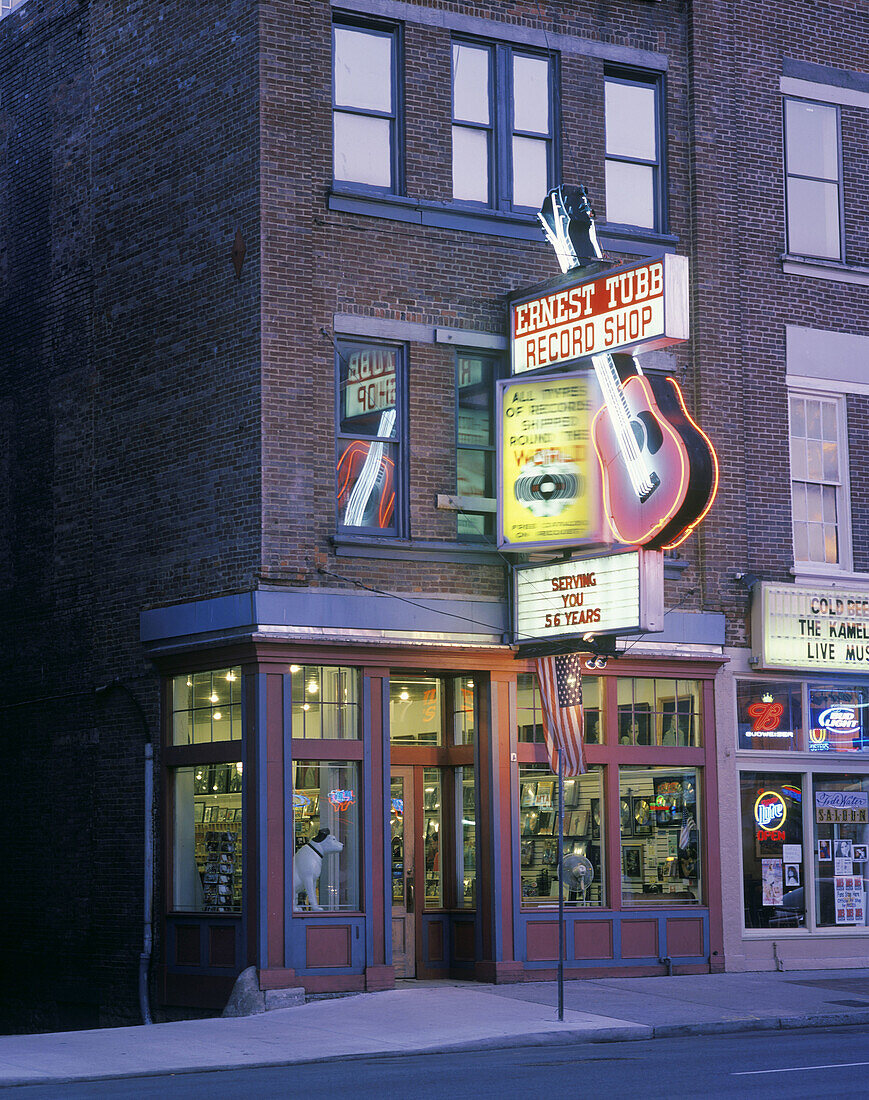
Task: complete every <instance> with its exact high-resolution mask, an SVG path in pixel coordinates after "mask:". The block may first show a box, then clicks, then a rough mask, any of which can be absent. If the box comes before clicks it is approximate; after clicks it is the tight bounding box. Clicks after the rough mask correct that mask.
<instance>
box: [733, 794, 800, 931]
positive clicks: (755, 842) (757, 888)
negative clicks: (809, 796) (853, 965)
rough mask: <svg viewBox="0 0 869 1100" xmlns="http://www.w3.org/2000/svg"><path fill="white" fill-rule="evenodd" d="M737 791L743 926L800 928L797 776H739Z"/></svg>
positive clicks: (798, 796)
mask: <svg viewBox="0 0 869 1100" xmlns="http://www.w3.org/2000/svg"><path fill="white" fill-rule="evenodd" d="M739 786H740V802H741V806H742V875H743V901H744V904H745V926H746V928H800V927H802V926H803V925H804V924H805V916H806V900H805V876H804V861H803V817H802V802H803V780H802V776H801V775H799V774H790V773H781V772H779V773H759V772H743V773H742V774H741V775H740V777H739Z"/></svg>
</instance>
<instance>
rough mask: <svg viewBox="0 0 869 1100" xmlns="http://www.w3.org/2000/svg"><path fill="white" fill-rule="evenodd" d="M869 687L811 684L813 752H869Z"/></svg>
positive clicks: (809, 740)
mask: <svg viewBox="0 0 869 1100" xmlns="http://www.w3.org/2000/svg"><path fill="white" fill-rule="evenodd" d="M867 721H869V687H866V686H860V687H841V686H839V687H832V686H831V687H827V686H815V685H812V686H810V687H809V738H808V746H807V747H808V749H809V751H810V752H869V730H867V728H866V722H867Z"/></svg>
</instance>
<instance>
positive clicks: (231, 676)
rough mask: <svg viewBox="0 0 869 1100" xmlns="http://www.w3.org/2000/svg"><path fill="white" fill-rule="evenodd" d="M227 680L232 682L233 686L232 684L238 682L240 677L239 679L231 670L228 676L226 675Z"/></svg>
mask: <svg viewBox="0 0 869 1100" xmlns="http://www.w3.org/2000/svg"><path fill="white" fill-rule="evenodd" d="M226 678H227V680H229V682H230V683H231V684H232V683H234V682H235V681H236V680H237V679H238V677H237V676H236V674H235V673H234V672H233V671H232V669H230V670H229V672H227V674H226Z"/></svg>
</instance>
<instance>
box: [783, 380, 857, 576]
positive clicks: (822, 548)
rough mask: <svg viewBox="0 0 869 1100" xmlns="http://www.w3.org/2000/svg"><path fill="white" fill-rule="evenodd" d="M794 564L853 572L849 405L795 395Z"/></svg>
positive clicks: (792, 422)
mask: <svg viewBox="0 0 869 1100" xmlns="http://www.w3.org/2000/svg"><path fill="white" fill-rule="evenodd" d="M790 448H791V503H792V509H793V530H794V560H795V561H796V562H797V563H800V564H811V565H817V566H827V567H839V568H841V569H848V568H849V567H850V563H849V558H850V536H849V523H848V519H849V517H848V503H847V486H846V484H845V471H846V470H847V468H848V467H847V448H846V445H845V407H844V401H843V400H842V399H840V398H834V397H817V396H814V395H810V394H799V393H792V394H791V395H790Z"/></svg>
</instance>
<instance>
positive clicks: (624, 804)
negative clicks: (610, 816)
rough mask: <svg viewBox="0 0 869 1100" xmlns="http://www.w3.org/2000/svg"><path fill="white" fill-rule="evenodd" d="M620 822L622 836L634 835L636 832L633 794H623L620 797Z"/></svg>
mask: <svg viewBox="0 0 869 1100" xmlns="http://www.w3.org/2000/svg"><path fill="white" fill-rule="evenodd" d="M619 823H620V825H621V832H622V836H632V835H633V832H634V822H633V818H632V817H631V796H630V795H627V794H625V795H622V797H621V798H620V799H619Z"/></svg>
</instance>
